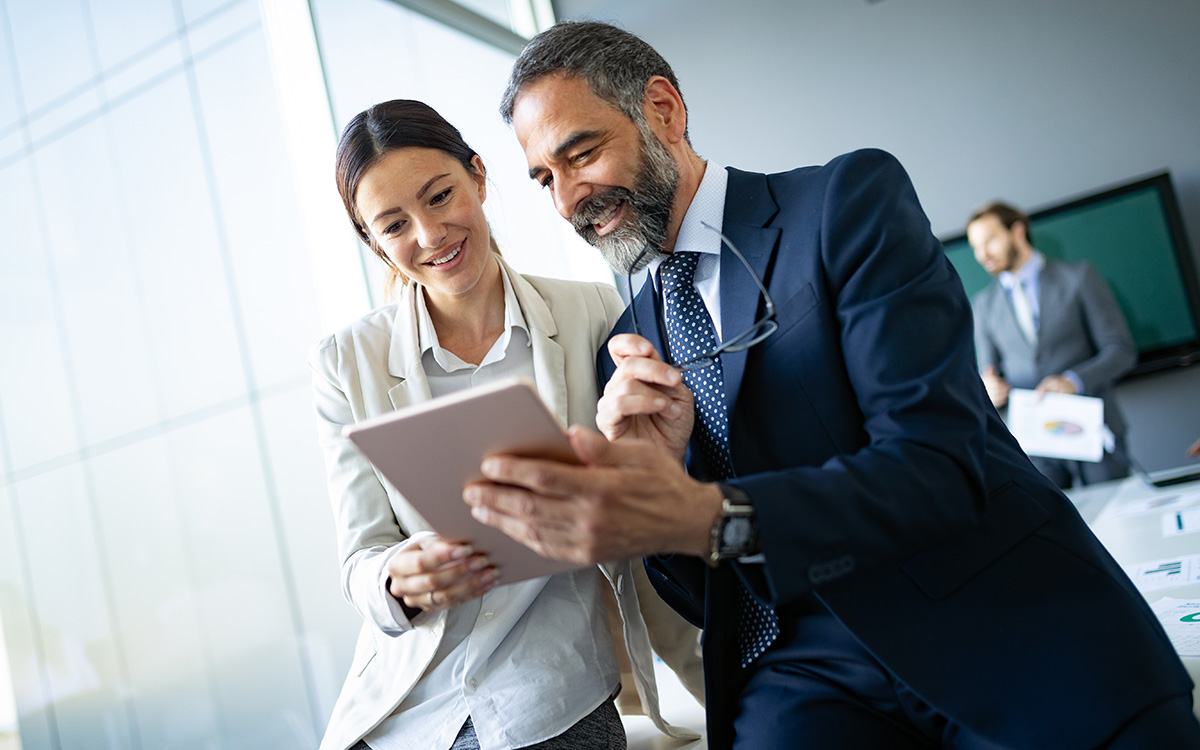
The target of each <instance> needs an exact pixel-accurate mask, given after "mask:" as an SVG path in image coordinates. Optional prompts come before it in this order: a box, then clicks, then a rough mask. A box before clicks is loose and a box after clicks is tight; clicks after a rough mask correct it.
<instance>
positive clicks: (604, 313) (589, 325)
mask: <svg viewBox="0 0 1200 750" xmlns="http://www.w3.org/2000/svg"><path fill="white" fill-rule="evenodd" d="M501 266H502V269H503V271H504V272H505V273H506V274H507V276H508V278H509V280H510V282H511V283H512V286H513V291H514V292H515V294H516V298H517V302H518V304H519V305H520V306H521V312H522V314H523V315H524V317H525V322H526V324H527V325H528V327H529V333H530V337H531V339H532V353H533V363H534V374H535V378H536V381H537V387H538V391H539V393H540V394H541V396H542V398H543V399H544V400H545V402H546V404H547V405H548V406H549V407H550V410H551V411H552V412H554V414H555V415H556V416H558V418H559V419H560V420H561V421H562V422H563V424H582V425H585V426H587V427H592V428H594V426H595V415H596V401H597V399H598V395H599V394H598V387H597V378H596V369H595V353H596V351H597V350H598V349H599V348H600V346H602V345H603V343H604V341H605V339H606V338H607V336H608V333H609V331H610V330H611V328H612V324H613V322H614V321H615V320H616V318H617V317H618V316H619V315H620V313H621V310H622V303H621V300H620V298H619V297H618V296H617V293H616V291H615V290H614V289H613V288H612V287H610V286H607V285H603V284H593V283H581V282H572V281H562V280H555V279H542V278H537V277H531V276H522V275H520V274H517V273H515V272H514V271H512V270H511V269H510V268H509V267H508V265H507V264H505V263H504V262H503V261H501ZM417 293H418V287H417V286H416V284H409V285H408V286H407V287H405V288H404V289H403V290H402V292H401V294H400V298H399V300H398V301H397V302H396V304H393V305H388V306H385V307H381V308H378V309H376V310H374V311H372V312H371V313H369V314H367V315H366V316H364V317H363V318H361V319H359V320H358V321H356V322H355V323H353V324H352V325H351V326H349V327H348V328H346V329H344V330H342V331H340V332H338V333H336V334H334V335H332V336H329V337H327V338H325V339H323V340H322V341H320V342H319V343H318V344H317V346H316V347H315V348H314V349H313V351H312V354H311V355H310V357H309V365H310V367H311V368H312V371H313V390H314V406H315V408H316V412H317V424H318V432H319V438H320V443H321V447H322V449H323V450H324V453H325V464H326V470H327V473H328V477H329V494H330V498H331V500H332V503H333V512H334V520H335V523H336V529H337V542H338V555H339V558H340V560H341V565H342V593H343V595H344V596H345V597H346V599H347V600H348V601H349V602H350V604H351V605H352V606H353V607H354V608H355V609H356V610H357V611H358V613H359V614H360V615H361V616H362V618H363V627H362V630H361V632H360V633H359V637H358V643H357V645H356V647H355V651H354V659H353V662H352V663H351V667H350V672H349V674H348V675H347V677H346V681H345V684H344V685H343V687H342V692H341V694H340V695H339V697H338V700H337V703H336V704H335V706H334V709H333V716H332V717H331V719H330V721H329V725H328V727H327V728H326V730H325V736H324V739H323V740H322V742H321V750H345V749H346V748H349V747H350V746H351V745H353V744H354V743H355V742H357V741H358V740H359V739H361V738H362V737H363V736H364V735H366V734H367V733H368V732H370V731H371V730H372V729H373V728H374V727H375V726H376V725H378V724H379V723H380V722H381V721H383V720H384V719H385V718H387V717H388V716H390V715H391V714H392V712H393V711H395V709H396V707H397V706H399V705H400V702H401V701H402V700H404V698H405V696H407V695H408V693H409V691H410V690H411V689H412V687H413V685H415V684H416V682H417V680H418V679H419V678H420V676H421V674H422V673H423V672H424V670H425V667H426V666H427V665H428V664H429V662H430V660H431V659H432V658H433V655H434V652H435V651H436V650H437V647H438V644H439V642H440V641H441V638H442V632H443V629H444V627H445V619H446V618H445V615H444V613H443V614H442V615H440V616H439V617H438V618H437V619H436V620H435V621H433V622H432V623H425V624H422V625H419V626H417V627H415V628H414V629H412V630H409V631H407V632H404V633H403V635H402V636H401V633H400V632H399V631H397V630H396V628H395V621H394V619H393V618H392V616H391V614H390V611H389V609H388V606H387V601H386V599H384V598H383V596H382V595H381V592H380V586H379V581H380V577H381V573H382V569H383V565H384V563H385V561H386V559H387V556H388V552H389V550H390V549H391V548H392V547H393V546H394V545H396V544H397V543H399V542H400V541H402V540H404V539H405V538H407V536H408V535H409V534H413V533H416V532H417V531H421V530H425V529H427V528H428V527H427V526H426V525H425V523H424V522H423V521H422V520H421V518H420V516H419V515H417V513H416V512H415V511H414V510H413V509H412V507H411V506H409V504H408V503H407V502H405V500H404V498H403V497H402V496H400V494H399V493H398V492H397V491H396V490H395V488H393V487H392V486H391V484H389V483H387V482H386V481H384V480H383V479H382V477H381V476H380V475H379V474H377V473H376V471H375V469H374V467H373V466H372V465H371V464H370V463H369V462H368V461H367V460H366V459H365V458H363V456H362V455H361V454H360V453H359V452H358V450H357V449H356V448H355V447H354V446H353V444H351V443H350V442H349V441H348V440H346V439H345V438H343V437H342V434H341V430H342V426H343V425H347V424H351V423H354V422H358V421H361V420H364V419H368V418H371V417H375V416H378V415H380V414H384V413H387V412H390V411H392V410H394V409H399V408H401V407H404V406H407V405H409V404H413V403H418V402H421V401H425V400H428V399H429V398H430V393H429V384H428V381H427V380H426V378H425V373H424V370H423V369H422V367H421V351H420V348H419V346H418V343H417V326H416V320H417V314H416V294H417ZM601 568H602V570H603V572H604V576H605V578H606V579H607V580H608V581H609V583H610V584H611V585H612V588H613V592H614V594H615V595H616V598H617V602H618V605H619V608H620V611H621V616H622V619H623V621H624V640H625V647H626V650H627V651H628V653H629V656H630V661H631V663H632V666H633V671H634V676H635V683H636V685H637V690H638V694H639V695H640V696H641V698H642V704H643V706H645V707H646V710H647V712H648V713H649V715H650V718H651V719H652V720H653V722H654V724H655V726H657V727H658V728H659V729H660V730H661V731H662V732H664V733H665V734H667V735H670V736H672V737H694V736H695V735H694V734H693V733H691V732H689V731H688V730H686V729H679V728H677V727H672V726H670V725H669V724H667V723H666V722H664V721H663V719H662V717H661V715H660V714H659V710H658V689H657V686H656V684H655V680H654V664H653V657H652V655H651V653H650V651H651V648H654V650H656V651H657V652H658V654H659V656H661V657H662V658H663V661H664V662H666V663H667V664H668V665H669V666H671V668H672V669H674V670H675V671H676V673H677V674H679V675H680V678H681V680H682V681H683V683H684V685H685V686H686V687H687V688H688V690H689V691H691V693H692V694H693V695H694V696H696V697H697V699H698V700H701V701H703V690H704V688H703V677H702V667H701V660H700V647H699V631H698V630H697V629H696V628H694V627H693V626H691V625H690V624H688V623H687V622H685V621H684V620H683V619H682V618H680V617H679V616H678V615H677V614H676V613H675V612H674V611H673V610H671V609H670V608H669V607H668V606H667V605H666V604H664V603H663V602H662V601H661V600H660V599H659V598H658V597H657V596H656V595H655V593H654V590H653V588H652V586H651V585H650V582H649V580H648V579H647V578H646V573H645V570H644V568H643V566H642V562H641V560H634V561H629V560H625V561H622V562H617V563H606V564H605V565H602V566H601Z"/></svg>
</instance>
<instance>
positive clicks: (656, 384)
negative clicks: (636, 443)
mask: <svg viewBox="0 0 1200 750" xmlns="http://www.w3.org/2000/svg"><path fill="white" fill-rule="evenodd" d="M608 353H609V355H610V356H612V359H613V362H615V363H616V365H617V370H616V372H615V373H613V376H612V378H611V379H609V381H608V385H606V386H605V388H604V396H603V398H601V399H600V402H599V403H598V404H597V405H596V426H597V427H598V428H599V429H600V432H602V433H604V436H605V437H607V438H608V439H609V440H611V441H614V442H615V441H618V440H629V439H633V440H649V441H651V442H653V443H655V444H656V445H658V446H660V447H662V448H663V449H664V450H666V451H667V453H668V454H669V455H672V456H674V457H675V458H676V459H678V460H679V461H680V462H681V463H682V461H683V458H684V454H685V452H686V451H687V444H688V440H689V439H690V438H691V436H692V424H693V420H694V419H695V404H694V402H693V400H692V392H691V390H689V389H688V387H687V386H686V385H684V383H683V377H682V375H681V374H680V372H679V370H677V369H675V368H674V367H671V366H670V365H668V364H667V363H666V362H663V361H662V359H661V358H660V357H659V356H658V352H656V351H654V347H653V346H652V345H651V344H650V342H649V341H647V340H646V339H644V338H642V337H641V336H635V335H634V334H632V333H622V334H620V335H617V336H614V337H613V338H612V339H611V340H610V341H609V342H608Z"/></svg>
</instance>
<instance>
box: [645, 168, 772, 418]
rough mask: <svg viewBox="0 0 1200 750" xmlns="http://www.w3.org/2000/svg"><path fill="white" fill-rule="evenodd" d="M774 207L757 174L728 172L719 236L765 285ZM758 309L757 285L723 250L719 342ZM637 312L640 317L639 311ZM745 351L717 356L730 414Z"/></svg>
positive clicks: (747, 322)
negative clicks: (740, 254) (741, 257)
mask: <svg viewBox="0 0 1200 750" xmlns="http://www.w3.org/2000/svg"><path fill="white" fill-rule="evenodd" d="M778 210H779V209H778V206H777V205H776V203H775V200H774V199H773V198H772V197H771V195H770V192H769V191H768V190H767V184H766V177H765V176H763V175H760V174H751V173H748V172H740V171H738V170H736V169H730V170H729V184H728V187H727V188H726V191H725V216H724V220H723V222H722V229H721V231H722V232H723V233H724V234H725V236H726V237H728V238H729V240H730V241H731V242H733V244H734V245H736V246H737V248H738V250H740V251H741V252H742V255H744V256H746V261H747V262H748V263H749V264H750V267H751V268H753V269H754V273H756V274H758V277H759V278H760V279H763V283H764V284H769V279H768V277H767V269H768V268H769V267H770V262H771V257H772V255H773V253H774V251H775V245H776V243H777V242H778V240H779V230H778V229H777V228H773V227H766V226H765V225H766V224H767V222H769V221H770V220H771V219H772V218H773V217H774V216H775V214H776V213H777V212H778ZM761 305H762V294H761V292H759V289H758V285H757V284H755V283H754V279H753V278H751V276H750V274H749V273H748V272H747V271H746V267H745V266H743V265H742V262H741V261H740V260H738V259H737V256H736V255H734V254H733V252H732V251H731V250H730V249H729V248H728V247H725V246H724V244H722V246H721V333H722V337H723V338H732V337H733V336H737V335H738V334H739V333H741V332H742V331H745V330H746V329H748V328H749V327H750V326H751V325H753V324H754V321H755V320H756V319H757V316H758V314H759V309H760V307H761ZM639 312H640V311H639ZM747 356H748V352H747V351H740V352H727V353H725V354H723V355H721V373H722V377H723V378H724V381H725V406H726V408H727V409H728V413H729V414H733V405H734V403H735V402H736V401H737V394H738V390H739V389H740V388H741V385H742V376H743V375H744V374H745V372H746V358H747Z"/></svg>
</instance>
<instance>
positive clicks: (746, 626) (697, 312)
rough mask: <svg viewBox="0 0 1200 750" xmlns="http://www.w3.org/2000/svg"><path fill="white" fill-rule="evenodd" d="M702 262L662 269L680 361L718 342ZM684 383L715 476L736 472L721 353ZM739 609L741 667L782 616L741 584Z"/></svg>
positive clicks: (680, 259) (673, 259) (695, 257)
mask: <svg viewBox="0 0 1200 750" xmlns="http://www.w3.org/2000/svg"><path fill="white" fill-rule="evenodd" d="M699 261H700V255H699V254H698V253H689V252H683V251H679V252H675V253H672V254H671V255H670V257H668V258H667V259H666V260H665V261H663V264H662V266H661V267H660V268H659V283H660V284H661V285H662V296H663V318H664V319H665V321H666V326H667V346H668V347H670V350H671V359H672V360H673V361H675V362H686V361H687V360H689V359H692V358H694V357H698V356H700V355H701V354H704V353H705V352H710V351H712V350H713V349H715V348H716V346H717V335H716V333H715V331H714V330H713V324H712V319H711V318H710V317H709V316H708V309H707V308H705V306H704V300H703V299H702V298H701V297H700V293H699V292H697V291H696V287H695V285H694V279H695V276H696V264H697V263H698V262H699ZM683 382H684V383H686V384H687V387H688V388H690V389H691V391H692V397H693V398H694V399H695V402H696V417H697V421H696V425H695V427H694V428H693V429H694V430H695V434H696V438H697V443H698V444H699V447H700V450H701V452H702V453H703V455H704V460H705V463H707V464H708V466H709V468H710V471H711V473H712V475H713V478H715V479H726V478H728V477H731V476H733V464H732V463H731V461H730V458H729V417H728V414H727V413H726V411H725V385H724V379H723V377H722V374H721V360H720V358H714V360H713V363H712V364H710V365H709V366H707V367H702V368H700V369H697V370H691V371H687V372H684V373H683ZM739 580H740V579H739ZM737 610H738V612H737V615H738V616H737V636H738V650H739V652H740V655H741V661H742V666H743V667H746V666H749V665H750V663H751V662H753V661H754V660H755V659H757V658H758V657H759V655H760V654H762V652H763V651H766V650H767V648H768V647H769V646H770V645H771V643H773V642H774V641H775V638H776V637H778V635H779V620H778V618H776V616H775V612H774V611H773V610H771V608H770V607H767V606H766V605H764V604H763V603H762V602H760V601H759V600H758V599H756V598H754V597H753V596H752V595H751V594H750V592H749V591H747V590H746V588H745V586H741V585H739V586H738V607H737Z"/></svg>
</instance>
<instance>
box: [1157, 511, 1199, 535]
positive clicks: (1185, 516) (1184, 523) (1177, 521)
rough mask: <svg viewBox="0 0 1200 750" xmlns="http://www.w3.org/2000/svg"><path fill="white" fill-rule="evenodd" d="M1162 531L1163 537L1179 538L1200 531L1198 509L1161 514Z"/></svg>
mask: <svg viewBox="0 0 1200 750" xmlns="http://www.w3.org/2000/svg"><path fill="white" fill-rule="evenodd" d="M1162 530H1163V536H1179V535H1180V534H1192V533H1194V532H1197V531H1200V508H1189V509H1188V510H1176V511H1172V512H1170V513H1163V515H1162Z"/></svg>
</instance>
